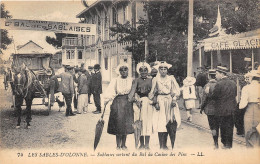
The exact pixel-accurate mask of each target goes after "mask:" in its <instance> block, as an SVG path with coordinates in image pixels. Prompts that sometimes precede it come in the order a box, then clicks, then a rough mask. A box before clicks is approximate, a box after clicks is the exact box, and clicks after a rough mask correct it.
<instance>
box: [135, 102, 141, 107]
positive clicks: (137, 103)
mask: <svg viewBox="0 0 260 164" xmlns="http://www.w3.org/2000/svg"><path fill="white" fill-rule="evenodd" d="M135 103H136V105H137V107H138V108H139V109H142V102H141V101H136V102H135Z"/></svg>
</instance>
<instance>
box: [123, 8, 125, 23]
mask: <svg viewBox="0 0 260 164" xmlns="http://www.w3.org/2000/svg"><path fill="white" fill-rule="evenodd" d="M123 19H124V20H123V22H125V21H126V6H125V5H124V6H123Z"/></svg>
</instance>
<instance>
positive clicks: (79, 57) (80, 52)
mask: <svg viewBox="0 0 260 164" xmlns="http://www.w3.org/2000/svg"><path fill="white" fill-rule="evenodd" d="M78 59H82V51H78Z"/></svg>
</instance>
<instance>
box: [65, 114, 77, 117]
mask: <svg viewBox="0 0 260 164" xmlns="http://www.w3.org/2000/svg"><path fill="white" fill-rule="evenodd" d="M75 115H76V114H74V113H70V114H66V115H65V116H66V117H68V116H75Z"/></svg>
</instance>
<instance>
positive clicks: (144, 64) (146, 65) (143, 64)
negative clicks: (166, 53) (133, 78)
mask: <svg viewBox="0 0 260 164" xmlns="http://www.w3.org/2000/svg"><path fill="white" fill-rule="evenodd" d="M142 67H146V68H147V70H148V73H150V72H151V67H150V65H149V64H148V63H146V62H140V63H138V64H137V66H136V72H137V73H138V74H140V71H139V69H140V68H142Z"/></svg>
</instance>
